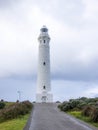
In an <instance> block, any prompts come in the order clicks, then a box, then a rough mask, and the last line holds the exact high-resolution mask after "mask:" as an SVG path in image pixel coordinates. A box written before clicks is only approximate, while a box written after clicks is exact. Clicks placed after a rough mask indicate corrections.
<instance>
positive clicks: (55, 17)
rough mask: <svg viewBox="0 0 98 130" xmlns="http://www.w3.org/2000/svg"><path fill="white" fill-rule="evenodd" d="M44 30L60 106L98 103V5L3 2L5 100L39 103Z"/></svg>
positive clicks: (91, 0)
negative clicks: (69, 102) (84, 98)
mask: <svg viewBox="0 0 98 130" xmlns="http://www.w3.org/2000/svg"><path fill="white" fill-rule="evenodd" d="M43 25H46V26H47V28H48V29H49V35H50V37H51V42H50V49H51V50H50V51H51V87H52V93H53V95H54V101H56V100H60V101H64V100H67V99H69V98H77V97H82V96H87V97H97V96H98V0H0V99H4V100H8V101H16V100H17V99H18V98H19V95H18V92H17V91H21V100H31V101H34V100H35V94H36V83H37V62H38V44H39V43H38V40H37V38H38V36H39V33H40V28H41V27H42V26H43Z"/></svg>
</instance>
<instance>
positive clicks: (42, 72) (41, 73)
mask: <svg viewBox="0 0 98 130" xmlns="http://www.w3.org/2000/svg"><path fill="white" fill-rule="evenodd" d="M38 41H39V57H38V79H37V93H36V102H53V95H52V94H51V93H50V91H51V81H50V48H49V42H50V37H49V35H48V29H47V28H46V27H45V26H43V27H42V28H41V29H40V35H39V37H38Z"/></svg>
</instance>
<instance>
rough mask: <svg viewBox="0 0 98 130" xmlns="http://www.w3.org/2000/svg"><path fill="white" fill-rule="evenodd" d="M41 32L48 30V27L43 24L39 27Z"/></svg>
mask: <svg viewBox="0 0 98 130" xmlns="http://www.w3.org/2000/svg"><path fill="white" fill-rule="evenodd" d="M40 31H41V32H48V29H47V27H46V26H45V25H44V26H43V27H42V28H41V29H40Z"/></svg>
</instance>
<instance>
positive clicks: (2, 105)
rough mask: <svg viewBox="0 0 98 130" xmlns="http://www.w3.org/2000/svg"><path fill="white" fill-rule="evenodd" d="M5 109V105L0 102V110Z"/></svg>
mask: <svg viewBox="0 0 98 130" xmlns="http://www.w3.org/2000/svg"><path fill="white" fill-rule="evenodd" d="M4 107H5V103H4V102H2V101H1V102H0V109H3V108H4Z"/></svg>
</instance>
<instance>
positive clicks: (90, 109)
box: [58, 97, 98, 127]
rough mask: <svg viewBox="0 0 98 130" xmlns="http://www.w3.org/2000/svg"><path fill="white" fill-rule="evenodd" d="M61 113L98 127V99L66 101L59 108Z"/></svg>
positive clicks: (83, 98)
mask: <svg viewBox="0 0 98 130" xmlns="http://www.w3.org/2000/svg"><path fill="white" fill-rule="evenodd" d="M58 107H59V108H60V110H61V111H64V112H68V113H70V114H71V115H73V116H75V117H77V118H79V119H82V120H84V121H86V122H89V123H91V124H93V125H94V126H97V127H98V125H97V124H98V98H86V97H82V98H78V99H70V100H69V101H65V102H63V103H62V104H60V105H59V106H58Z"/></svg>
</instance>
